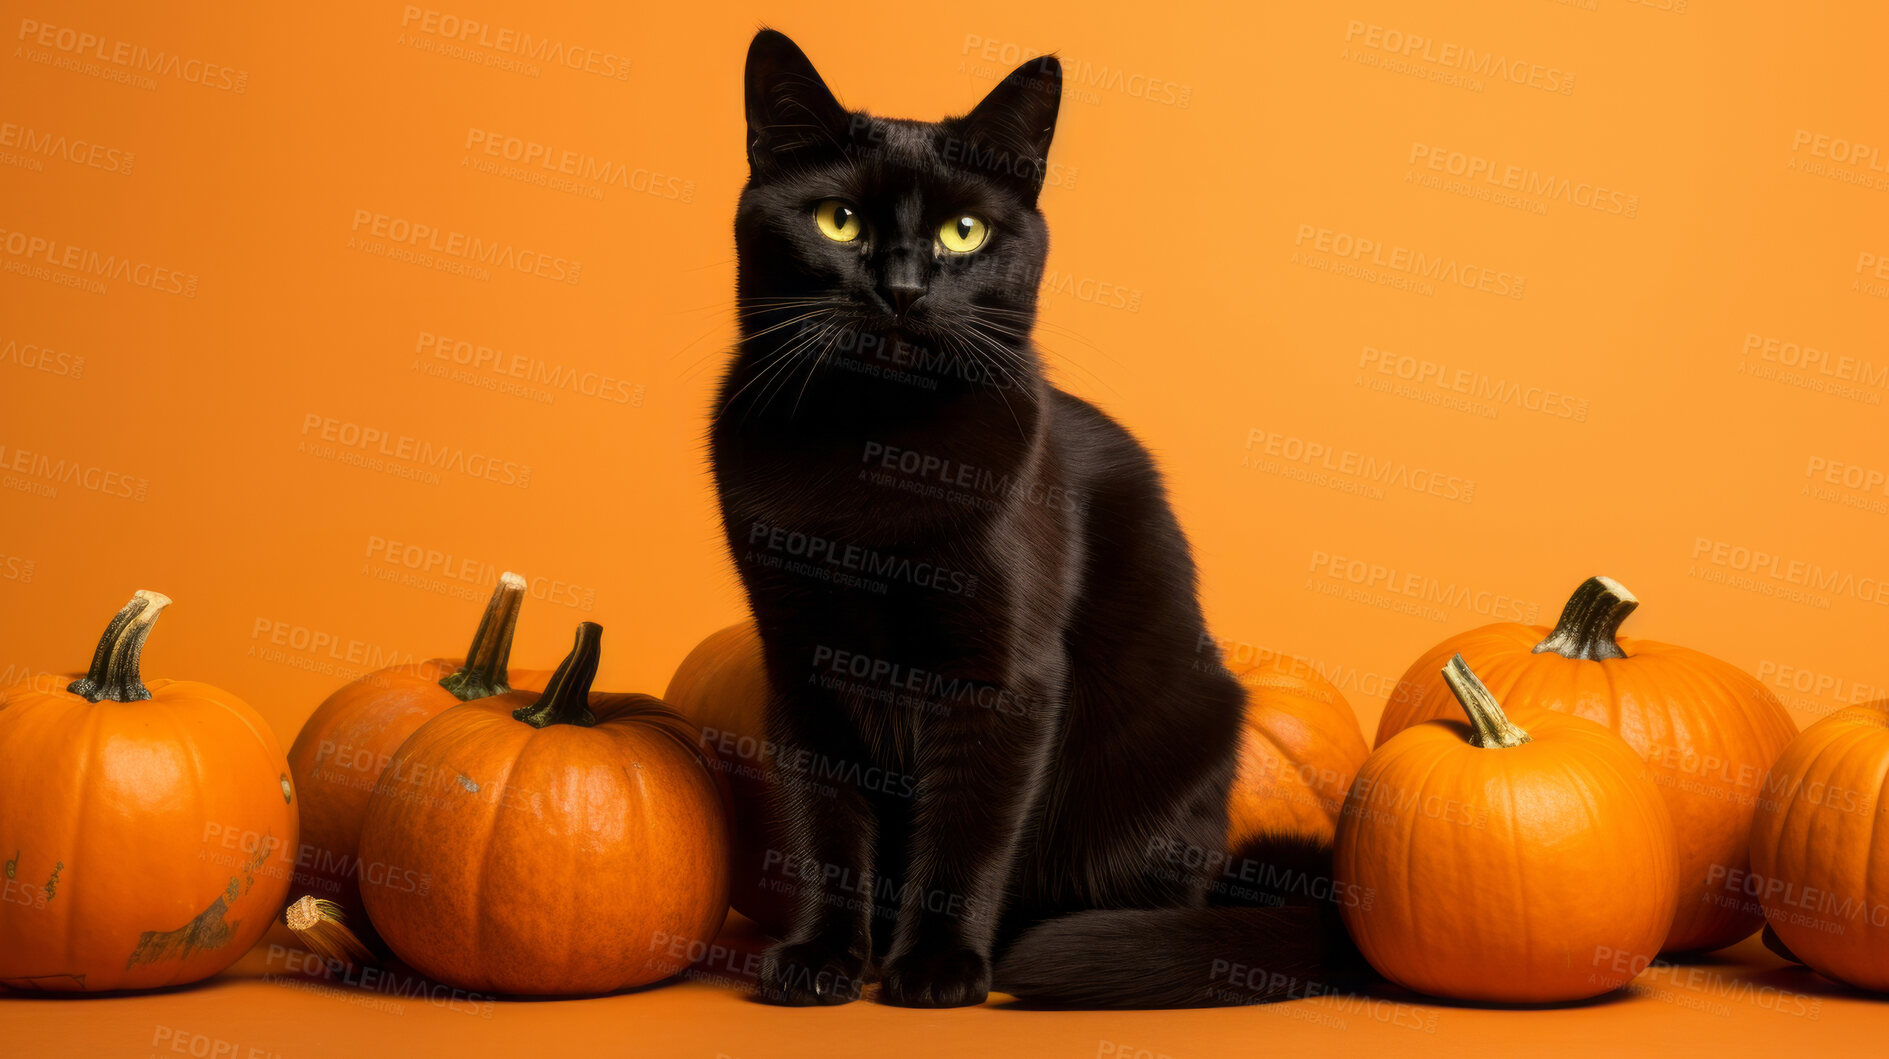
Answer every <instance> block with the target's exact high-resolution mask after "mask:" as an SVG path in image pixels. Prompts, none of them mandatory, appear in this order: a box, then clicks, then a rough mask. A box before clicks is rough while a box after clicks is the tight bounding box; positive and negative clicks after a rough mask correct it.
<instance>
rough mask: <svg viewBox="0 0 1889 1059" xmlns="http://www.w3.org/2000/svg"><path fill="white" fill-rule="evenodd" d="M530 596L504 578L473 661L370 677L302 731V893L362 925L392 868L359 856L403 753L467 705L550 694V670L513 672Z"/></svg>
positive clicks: (298, 770) (293, 755)
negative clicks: (370, 808) (367, 886)
mask: <svg viewBox="0 0 1889 1059" xmlns="http://www.w3.org/2000/svg"><path fill="white" fill-rule="evenodd" d="M524 597H525V580H524V578H522V577H519V576H518V575H517V574H514V573H509V572H508V573H506V574H504V575H503V576H501V577H500V578H499V582H498V585H497V586H496V587H495V588H493V590H492V598H491V600H490V601H489V602H488V603H487V604H486V606H485V614H484V616H483V617H481V618H480V619H479V629H478V631H477V632H476V633H474V634H473V637H472V647H471V648H470V649H469V650H467V652H466V657H465V658H464V659H458V658H434V659H430V660H428V661H426V662H423V663H421V664H420V665H418V666H393V667H389V668H386V669H381V670H377V671H375V672H372V673H369V674H367V675H366V676H363V677H361V678H360V679H358V680H355V681H353V682H352V683H350V684H348V685H347V686H345V687H343V688H341V690H339V691H337V692H335V693H334V694H332V695H330V696H328V698H327V700H326V701H324V702H323V703H322V704H321V705H320V706H318V707H316V709H315V712H314V714H313V715H311V716H310V717H309V718H308V720H307V721H306V722H304V723H303V724H302V731H301V734H299V735H297V736H296V737H295V744H294V745H293V746H291V747H290V748H289V769H290V771H291V772H292V773H293V774H294V776H295V786H296V787H297V788H298V789H299V790H300V791H301V793H302V847H301V850H300V856H299V859H298V871H297V873H296V887H295V888H296V890H297V892H300V893H304V894H310V895H313V896H314V897H316V898H318V899H320V900H326V901H333V902H335V903H336V904H338V905H340V906H341V907H342V909H343V910H344V912H345V913H346V914H347V915H348V916H349V917H350V918H355V919H357V920H358V918H359V917H358V913H359V912H360V909H361V887H360V878H361V876H363V875H373V874H377V873H380V872H382V871H384V870H385V867H384V866H382V865H375V864H372V863H367V864H363V863H362V862H361V861H360V859H359V857H358V853H359V849H360V840H361V820H362V817H363V816H364V815H365V814H366V812H367V800H368V798H369V797H370V796H371V795H372V794H373V793H374V784H375V783H376V782H377V781H378V780H379V779H380V774H381V772H382V771H383V770H384V769H386V767H387V763H388V762H389V761H391V760H392V759H393V753H394V750H395V749H396V748H398V747H399V746H400V744H401V743H403V742H405V741H406V739H407V737H408V736H410V735H412V734H413V732H414V730H415V729H417V728H419V727H420V725H422V724H425V723H426V722H427V721H429V720H431V719H433V718H434V717H437V716H439V715H440V714H441V713H443V712H445V711H446V710H448V709H451V708H452V707H454V706H457V705H459V704H460V703H461V702H466V701H470V700H472V699H482V698H486V697H488V696H492V695H502V694H504V693H505V692H508V691H510V690H512V688H513V687H514V686H516V687H519V688H524V689H528V690H537V689H540V688H543V687H544V682H545V680H546V678H548V677H549V676H550V673H549V672H546V671H528V672H519V673H511V672H509V671H508V668H507V667H508V665H509V663H510V661H511V653H512V630H513V629H514V628H515V627H516V626H517V624H518V608H519V605H520V603H521V602H522V601H523V600H524Z"/></svg>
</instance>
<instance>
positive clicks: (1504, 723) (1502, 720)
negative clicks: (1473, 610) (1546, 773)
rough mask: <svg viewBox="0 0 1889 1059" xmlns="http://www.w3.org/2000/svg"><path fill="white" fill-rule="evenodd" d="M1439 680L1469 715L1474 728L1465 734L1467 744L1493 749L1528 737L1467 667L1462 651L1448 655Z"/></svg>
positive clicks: (1524, 740) (1516, 743) (1509, 745)
mask: <svg viewBox="0 0 1889 1059" xmlns="http://www.w3.org/2000/svg"><path fill="white" fill-rule="evenodd" d="M1443 680H1444V682H1445V683H1447V684H1449V686H1450V691H1451V692H1452V693H1454V694H1455V695H1456V701H1457V702H1460V703H1462V704H1463V712H1464V713H1467V714H1468V715H1469V723H1470V724H1471V725H1473V726H1474V727H1475V729H1476V733H1475V734H1474V735H1472V736H1470V737H1469V743H1470V745H1471V746H1479V747H1483V748H1485V749H1497V748H1502V747H1512V746H1521V745H1522V744H1523V743H1526V742H1528V741H1529V736H1528V733H1527V732H1524V731H1522V729H1521V728H1520V726H1518V725H1517V724H1516V723H1515V722H1514V721H1511V720H1509V715H1508V714H1506V713H1503V712H1502V704H1501V703H1499V702H1497V701H1495V696H1494V695H1493V694H1490V692H1489V689H1488V688H1487V687H1485V686H1484V685H1483V683H1482V681H1481V679H1479V678H1478V677H1477V676H1476V674H1475V673H1474V672H1473V671H1471V670H1470V668H1469V663H1467V662H1465V661H1463V656H1462V655H1457V656H1456V657H1454V658H1452V659H1450V662H1449V665H1446V666H1444V667H1443Z"/></svg>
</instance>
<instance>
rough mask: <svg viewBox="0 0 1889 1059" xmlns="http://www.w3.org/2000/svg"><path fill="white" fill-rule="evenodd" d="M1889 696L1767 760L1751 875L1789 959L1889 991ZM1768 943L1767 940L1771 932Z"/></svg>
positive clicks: (1834, 719) (1750, 885)
mask: <svg viewBox="0 0 1889 1059" xmlns="http://www.w3.org/2000/svg"><path fill="white" fill-rule="evenodd" d="M1886 783H1889V700H1885V701H1883V702H1874V703H1870V704H1869V705H1866V706H1851V707H1848V708H1846V709H1841V710H1838V711H1837V712H1835V713H1833V714H1831V715H1830V716H1828V717H1825V718H1823V719H1822V720H1820V721H1818V722H1816V723H1815V724H1813V725H1811V726H1810V727H1809V728H1806V729H1804V731H1803V734H1801V735H1799V736H1798V737H1797V738H1796V739H1795V740H1793V741H1792V742H1791V745H1790V746H1788V747H1786V748H1785V750H1784V753H1783V754H1782V755H1781V756H1780V757H1779V758H1778V760H1777V764H1775V765H1773V766H1771V776H1770V779H1769V780H1768V781H1767V783H1766V791H1765V797H1764V798H1763V799H1762V800H1760V802H1759V803H1758V814H1757V818H1756V819H1755V820H1754V821H1753V822H1752V826H1751V875H1750V876H1749V877H1748V878H1745V879H1739V880H1735V882H1734V886H1735V887H1736V888H1737V889H1738V890H1740V891H1741V892H1742V893H1744V894H1745V895H1747V896H1748V897H1750V898H1754V899H1757V900H1759V901H1761V902H1762V903H1763V907H1764V914H1765V918H1766V919H1767V920H1768V921H1769V922H1770V928H1771V931H1773V932H1775V933H1776V935H1777V937H1778V938H1779V939H1782V941H1783V943H1784V945H1786V946H1788V948H1789V952H1790V954H1791V956H1792V958H1794V959H1796V960H1798V961H1800V962H1802V963H1804V964H1805V965H1807V966H1808V967H1810V968H1811V969H1812V970H1814V971H1816V972H1817V973H1819V974H1821V975H1823V976H1825V977H1826V978H1834V979H1837V980H1838V981H1841V982H1847V983H1849V984H1850V985H1853V986H1857V987H1859V988H1863V989H1873V990H1877V991H1879V992H1889V827H1886V826H1883V820H1884V817H1886V816H1889V792H1885V784H1886ZM1767 940H1769V939H1768V938H1767Z"/></svg>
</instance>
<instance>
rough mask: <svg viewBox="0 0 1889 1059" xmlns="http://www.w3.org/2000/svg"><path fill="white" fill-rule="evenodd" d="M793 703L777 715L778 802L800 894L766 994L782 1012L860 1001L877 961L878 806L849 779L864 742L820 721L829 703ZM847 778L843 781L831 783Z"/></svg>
mask: <svg viewBox="0 0 1889 1059" xmlns="http://www.w3.org/2000/svg"><path fill="white" fill-rule="evenodd" d="M804 699H805V696H800V695H792V696H786V697H784V698H783V699H780V700H777V701H776V702H775V703H774V704H773V705H772V706H771V707H770V710H769V715H768V730H769V734H770V739H771V741H772V742H773V744H774V746H773V747H772V751H773V759H772V761H771V766H772V767H771V768H770V770H769V789H770V792H771V794H772V796H773V799H774V807H775V815H776V819H778V820H779V821H780V822H781V827H780V828H779V829H778V830H777V832H776V833H777V835H778V838H779V841H780V844H781V846H782V849H781V850H780V854H781V858H782V864H783V867H784V869H785V872H786V874H787V877H788V878H790V879H792V880H793V881H794V883H795V885H796V886H797V890H796V904H795V906H794V912H793V915H792V922H791V924H790V926H789V928H788V931H787V937H786V938H785V939H784V940H782V941H781V942H779V943H778V944H776V945H774V946H772V947H771V948H769V949H768V950H767V954H766V956H765V957H764V958H763V960H762V963H761V980H760V985H759V989H758V991H757V993H758V995H759V997H760V998H761V999H762V1000H765V1001H768V1002H769V1003H774V1004H785V1005H791V1006H797V1007H798V1006H806V1005H812V1004H844V1003H848V1002H850V1001H853V1000H857V999H859V994H860V991H861V990H862V989H863V988H864V987H865V979H866V970H867V966H868V965H869V963H870V962H871V959H872V884H873V843H874V836H875V834H876V833H877V821H876V820H875V818H874V811H873V808H872V806H871V803H870V800H869V799H868V798H867V796H866V795H865V793H864V792H862V791H861V790H860V789H859V788H858V786H857V785H855V784H852V783H848V782H846V781H845V779H844V777H845V776H846V774H847V773H848V772H850V771H851V770H849V769H846V768H844V767H836V766H843V764H844V763H845V762H846V761H849V760H858V758H857V756H856V755H857V754H859V753H860V749H859V747H858V740H857V738H854V737H851V734H850V732H847V731H846V730H845V729H844V728H843V727H841V726H838V725H832V724H819V723H817V722H816V721H814V720H813V719H814V718H817V717H819V716H821V713H820V711H822V710H826V709H830V708H831V707H830V706H829V705H828V704H825V703H819V702H813V701H804ZM834 776H838V777H841V778H837V779H835V778H830V777H834Z"/></svg>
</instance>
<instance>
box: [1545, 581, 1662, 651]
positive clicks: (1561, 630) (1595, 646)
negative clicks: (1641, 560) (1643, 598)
mask: <svg viewBox="0 0 1889 1059" xmlns="http://www.w3.org/2000/svg"><path fill="white" fill-rule="evenodd" d="M1639 605H1640V601H1639V600H1637V599H1635V598H1634V597H1633V593H1631V592H1628V591H1627V586H1625V585H1623V584H1621V583H1620V582H1618V581H1615V580H1614V579H1613V578H1611V577H1590V578H1588V579H1587V580H1585V581H1583V582H1581V587H1579V588H1577V589H1575V590H1574V594H1573V595H1572V596H1569V597H1568V605H1567V606H1565V607H1563V608H1561V620H1560V621H1559V622H1556V623H1555V627H1554V631H1553V632H1551V633H1549V634H1548V638H1547V639H1545V640H1543V641H1542V642H1540V643H1538V644H1536V645H1535V653H1536V654H1541V653H1543V652H1544V651H1553V652H1554V653H1556V654H1558V655H1561V656H1562V657H1564V658H1586V659H1592V660H1596V661H1598V660H1600V659H1603V658H1625V657H1627V653H1626V652H1625V651H1622V650H1621V649H1620V644H1619V643H1617V642H1616V641H1615V638H1616V637H1618V636H1619V635H1620V623H1621V622H1623V621H1626V620H1627V615H1629V614H1631V613H1633V608H1635V607H1637V606H1639Z"/></svg>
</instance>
